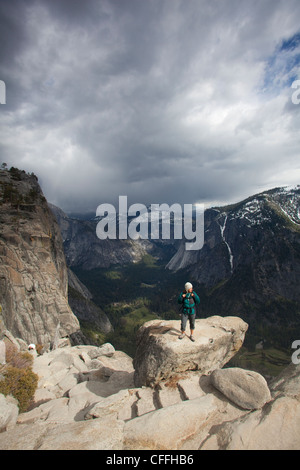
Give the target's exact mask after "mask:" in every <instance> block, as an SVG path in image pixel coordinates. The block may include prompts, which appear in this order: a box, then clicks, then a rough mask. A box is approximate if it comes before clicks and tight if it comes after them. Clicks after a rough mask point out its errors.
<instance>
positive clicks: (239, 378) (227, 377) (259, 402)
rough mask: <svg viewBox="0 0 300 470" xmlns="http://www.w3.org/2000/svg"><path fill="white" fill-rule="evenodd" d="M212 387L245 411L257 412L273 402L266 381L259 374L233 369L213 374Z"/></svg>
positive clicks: (211, 378) (221, 370) (216, 371)
mask: <svg viewBox="0 0 300 470" xmlns="http://www.w3.org/2000/svg"><path fill="white" fill-rule="evenodd" d="M210 380H211V383H212V385H213V386H214V387H215V388H217V389H218V390H219V391H220V392H221V393H223V395H225V396H226V397H227V398H228V399H229V400H231V401H232V402H233V403H235V404H236V405H238V406H239V407H241V408H243V409H245V410H257V409H259V408H262V407H263V406H264V405H265V404H266V403H267V402H269V401H270V400H271V393H270V390H269V387H268V385H267V382H266V380H265V379H264V377H263V376H262V375H260V374H259V373H258V372H254V371H250V370H245V369H240V368H238V367H232V368H228V369H220V370H215V371H213V372H212V374H211V376H210Z"/></svg>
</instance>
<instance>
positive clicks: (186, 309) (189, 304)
mask: <svg viewBox="0 0 300 470" xmlns="http://www.w3.org/2000/svg"><path fill="white" fill-rule="evenodd" d="M184 294H186V292H181V294H180V295H179V297H178V303H179V304H182V305H183V309H182V311H183V313H185V314H188V315H194V314H195V313H196V308H195V304H196V305H197V304H200V299H199V296H198V295H197V294H196V292H194V291H193V292H192V294H191V293H187V294H186V296H185V297H184V298H183V297H182V296H183V295H184Z"/></svg>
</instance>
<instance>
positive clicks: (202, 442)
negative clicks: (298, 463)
mask: <svg viewBox="0 0 300 470" xmlns="http://www.w3.org/2000/svg"><path fill="white" fill-rule="evenodd" d="M207 321H208V323H209V324H210V326H209V327H208V323H206V325H207V328H209V329H205V328H204V327H203V329H202V335H203V337H202V336H201V329H200V328H197V330H198V336H197V337H196V341H195V343H192V342H191V341H190V340H189V338H188V337H186V338H185V339H184V340H179V339H178V332H177V330H178V327H179V324H178V322H177V324H176V325H174V322H164V324H163V325H162V324H161V322H159V321H157V322H156V323H155V322H151V324H146V325H144V326H143V327H142V328H141V330H140V331H139V334H138V338H141V337H144V349H145V350H144V360H145V361H147V360H148V359H149V358H148V359H147V355H146V350H147V342H146V341H145V338H146V337H147V336H148V337H149V338H150V337H151V335H152V334H153V332H154V331H155V336H156V338H155V341H154V340H153V339H152V341H153V342H154V343H156V344H160V351H163V349H164V347H165V348H166V349H165V351H166V354H165V355H164V354H161V355H160V357H161V359H160V361H157V362H159V368H157V367H156V366H155V367H156V369H155V367H153V368H152V369H151V370H158V369H159V370H160V371H162V370H164V371H167V370H169V372H168V373H164V374H161V375H160V379H158V375H159V374H153V375H152V376H151V377H154V376H155V381H153V380H152V379H151V380H150V381H149V383H150V384H151V386H145V385H137V383H136V381H135V379H136V377H141V374H140V373H139V372H137V370H135V369H134V366H133V364H139V365H138V371H140V370H141V364H142V362H140V361H141V358H139V361H137V358H135V360H134V362H133V361H132V359H131V358H130V357H129V356H127V355H126V354H125V353H123V352H121V351H115V349H114V348H113V346H112V345H111V344H105V345H103V346H101V347H96V346H73V347H71V346H66V347H63V348H58V349H55V350H53V351H51V352H49V353H45V354H43V355H41V356H38V357H36V358H35V359H34V366H33V368H34V371H35V372H36V373H37V374H38V376H39V384H38V389H37V391H36V394H35V399H34V404H33V405H32V407H31V409H30V411H27V412H26V413H20V414H18V409H17V406H16V403H15V400H14V399H12V398H11V397H6V398H5V397H3V396H0V429H1V430H2V431H3V432H2V433H0V449H1V450H6V449H16V450H17V449H18V450H27V449H28V450H33V449H34V450H37V449H44V450H48V449H49V450H52V449H58V450H74V449H76V450H121V449H123V450H133V449H134V450H138V449H145V450H196V449H238V450H241V449H299V448H300V435H299V429H300V403H299V399H300V366H294V365H291V366H289V367H288V368H287V369H286V370H285V371H284V372H283V374H281V376H279V377H277V379H276V380H275V381H274V382H273V383H271V384H269V385H268V384H267V382H266V381H265V379H264V378H263V377H262V376H261V375H260V374H257V373H255V372H253V371H246V370H243V369H239V368H223V369H222V368H221V367H223V365H224V364H225V363H226V362H227V360H229V359H230V357H231V356H232V355H233V352H234V350H237V349H238V348H239V347H240V346H241V343H242V336H241V335H243V334H244V333H242V330H244V332H245V331H246V330H245V328H246V324H244V325H243V323H242V321H241V320H239V319H232V317H227V319H226V318H223V319H220V317H211V318H210V319H207ZM222 322H223V332H224V335H225V336H226V335H227V336H228V338H227V340H228V341H227V346H226V347H225V346H224V348H223V349H222V347H221V344H224V341H225V340H224V338H223V340H222V341H221V339H220V335H221V332H220V330H222V328H221V326H220V325H221V324H222ZM226 322H227V323H226ZM229 323H231V328H229V327H228V325H229ZM225 324H227V326H226V327H225V326H224V325H225ZM233 324H235V328H233V326H232V325H233ZM237 325H239V328H237ZM202 326H203V325H202ZM149 328H150V329H149ZM151 331H152V333H151ZM146 332H148V333H147V334H146ZM205 332H206V333H205ZM150 333H151V334H150ZM208 333H209V334H208ZM229 333H230V335H229ZM207 334H208V336H207ZM145 335H146V336H145ZM168 336H169V339H170V341H168ZM170 336H172V338H170ZM173 336H174V338H173ZM207 337H208V339H209V340H208V341H206V340H205V341H204V338H207ZM229 337H230V338H231V341H229ZM201 338H202V339H201ZM175 339H176V342H177V343H178V344H180V346H178V347H179V352H180V354H181V352H182V350H183V349H185V351H188V350H190V355H191V358H192V357H193V358H195V356H196V350H197V349H198V350H199V351H201V354H199V356H204V357H206V358H207V359H206V361H207V362H205V364H208V363H209V360H208V357H210V360H211V363H210V367H209V370H208V369H207V368H201V364H200V362H199V361H198V362H197V363H195V362H194V359H193V360H191V361H186V364H187V366H186V368H185V370H184V369H183V368H182V367H181V368H178V369H176V366H175V362H176V361H175V360H173V361H172V371H171V372H170V369H168V367H167V366H166V367H164V365H163V358H164V357H165V358H166V357H167V356H168V354H169V352H170V350H172V348H171V346H170V344H173V352H172V354H174V350H175V349H176V347H175V346H174V344H175ZM210 340H213V341H210ZM205 344H206V346H205ZM163 345H164V346H163ZM167 345H169V349H168V348H167ZM217 345H218V347H217ZM148 346H149V343H148ZM141 347H142V346H141V345H140V348H141ZM190 347H191V348H192V349H190ZM148 349H149V354H150V353H151V354H152V357H153V358H155V354H153V348H152V349H151V348H148ZM140 351H141V349H140ZM217 351H219V355H218V354H217ZM221 351H222V352H221ZM167 352H168V354H167ZM170 354H171V353H170ZM186 355H187V357H188V355H189V353H188V352H186ZM174 357H175V356H174ZM213 358H214V359H213ZM156 359H157V358H156ZM174 361H175V362H174ZM148 362H149V361H148ZM168 364H169V362H168ZM191 364H193V367H191ZM143 370H144V369H143ZM149 370H150V369H149ZM143 377H146V375H143ZM170 423H172V426H170Z"/></svg>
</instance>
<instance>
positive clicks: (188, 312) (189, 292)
mask: <svg viewBox="0 0 300 470" xmlns="http://www.w3.org/2000/svg"><path fill="white" fill-rule="evenodd" d="M184 288H185V290H184V291H183V292H181V294H180V295H179V297H178V303H179V304H182V314H181V335H180V336H179V339H182V338H184V337H185V328H186V324H187V321H188V320H189V323H190V330H191V336H190V339H191V341H195V338H194V329H195V318H196V304H199V303H200V299H199V296H198V295H197V294H196V292H194V291H193V286H192V284H191V283H190V282H187V283H186V284H185V286H184Z"/></svg>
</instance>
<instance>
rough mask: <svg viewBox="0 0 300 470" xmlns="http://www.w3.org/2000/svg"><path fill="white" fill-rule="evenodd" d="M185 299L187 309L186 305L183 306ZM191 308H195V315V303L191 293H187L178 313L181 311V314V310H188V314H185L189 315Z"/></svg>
mask: <svg viewBox="0 0 300 470" xmlns="http://www.w3.org/2000/svg"><path fill="white" fill-rule="evenodd" d="M186 299H187V300H188V301H189V307H187V306H186V305H184V301H185V300H186ZM192 308H195V313H196V304H195V301H194V299H193V297H192V295H191V293H190V292H189V293H187V294H186V296H185V299H183V302H182V304H181V307H180V309H179V311H182V312H183V309H185V310H188V309H189V312H187V313H188V314H190V312H191V310H192Z"/></svg>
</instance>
